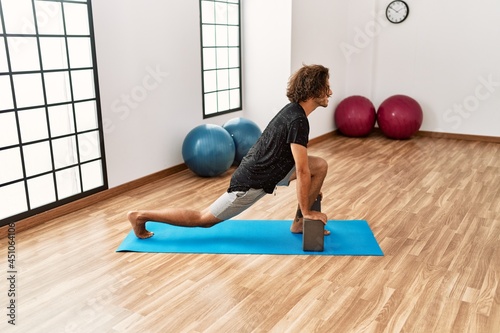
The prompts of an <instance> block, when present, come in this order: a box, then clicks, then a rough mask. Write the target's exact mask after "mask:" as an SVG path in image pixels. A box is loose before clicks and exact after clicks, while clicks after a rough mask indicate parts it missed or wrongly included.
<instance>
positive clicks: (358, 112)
mask: <svg viewBox="0 0 500 333" xmlns="http://www.w3.org/2000/svg"><path fill="white" fill-rule="evenodd" d="M334 117H335V124H336V125H337V128H338V129H339V131H340V132H341V133H342V134H344V135H346V136H350V137H362V136H367V135H368V134H370V132H371V131H372V130H373V127H374V126H375V120H376V112H375V107H374V106H373V104H372V102H370V100H369V99H368V98H366V97H363V96H350V97H347V98H345V99H343V100H342V101H341V102H340V103H339V105H338V106H337V108H336V109H335V114H334Z"/></svg>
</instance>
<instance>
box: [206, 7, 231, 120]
mask: <svg viewBox="0 0 500 333" xmlns="http://www.w3.org/2000/svg"><path fill="white" fill-rule="evenodd" d="M200 11H201V46H202V47H201V49H202V68H203V115H204V117H205V118H207V117H212V116H216V115H219V114H221V113H227V112H232V111H236V110H241V52H240V1H239V0H227V1H225V0H201V1H200Z"/></svg>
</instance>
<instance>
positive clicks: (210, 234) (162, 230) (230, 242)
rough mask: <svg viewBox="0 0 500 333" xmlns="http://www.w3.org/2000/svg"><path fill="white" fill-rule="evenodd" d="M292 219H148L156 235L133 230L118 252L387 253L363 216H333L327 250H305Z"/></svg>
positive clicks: (327, 239) (332, 254) (368, 254)
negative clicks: (193, 222)
mask: <svg viewBox="0 0 500 333" xmlns="http://www.w3.org/2000/svg"><path fill="white" fill-rule="evenodd" d="M290 224H291V221H290V220H229V221H226V222H223V223H220V224H217V225H215V226H214V227H212V228H207V229H205V228H180V227H175V226H171V225H169V224H164V223H157V222H147V223H146V228H147V229H148V230H149V231H152V232H154V236H153V237H151V238H147V239H139V238H137V237H136V236H135V234H134V233H133V231H130V233H129V234H128V235H127V237H126V238H125V239H124V240H123V242H122V243H121V244H120V246H119V247H118V249H117V252H154V253H210V254H288V255H300V254H302V255H329V256H347V255H351V256H383V255H384V253H383V252H382V250H381V248H380V246H379V245H378V243H377V240H376V239H375V236H374V235H373V233H372V231H371V229H370V226H369V225H368V223H367V222H366V221H363V220H347V221H341V220H331V221H328V224H327V225H326V229H328V230H330V232H331V235H329V236H325V239H324V251H323V252H309V251H303V250H302V235H301V234H292V233H291V232H290Z"/></svg>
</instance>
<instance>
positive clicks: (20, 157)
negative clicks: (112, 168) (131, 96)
mask: <svg viewBox="0 0 500 333" xmlns="http://www.w3.org/2000/svg"><path fill="white" fill-rule="evenodd" d="M98 91H99V90H98V84H97V71H96V65H95V46H94V38H93V29H92V20H91V4H90V1H87V0H73V1H62V0H50V1H49V0H46V1H39V0H0V133H1V135H0V225H5V224H7V223H10V222H15V221H17V220H19V219H21V218H25V217H28V216H30V215H34V214H36V213H39V212H42V211H44V210H47V209H50V208H53V207H55V206H58V205H61V204H64V203H67V202H69V201H72V200H75V199H77V198H81V197H83V196H86V195H89V194H92V193H95V192H97V191H100V190H103V189H105V188H106V187H107V180H106V172H105V163H104V149H103V147H104V146H103V140H102V134H103V133H102V126H101V124H102V122H101V116H100V104H99V96H98Z"/></svg>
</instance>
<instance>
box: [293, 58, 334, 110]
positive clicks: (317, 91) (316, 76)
mask: <svg viewBox="0 0 500 333" xmlns="http://www.w3.org/2000/svg"><path fill="white" fill-rule="evenodd" d="M329 77H330V74H329V69H328V68H326V67H324V66H322V65H304V66H303V67H302V68H300V69H299V70H298V71H296V72H295V73H294V74H293V75H292V76H291V77H290V80H289V81H288V87H287V92H286V96H287V97H288V100H290V102H296V103H299V102H304V101H306V100H308V99H309V98H320V97H322V96H324V94H325V93H326V94H328V92H329V90H330V86H329V84H328V79H329Z"/></svg>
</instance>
